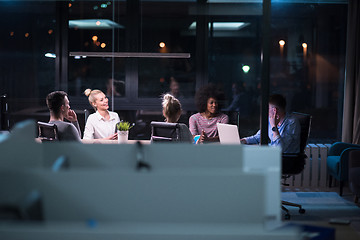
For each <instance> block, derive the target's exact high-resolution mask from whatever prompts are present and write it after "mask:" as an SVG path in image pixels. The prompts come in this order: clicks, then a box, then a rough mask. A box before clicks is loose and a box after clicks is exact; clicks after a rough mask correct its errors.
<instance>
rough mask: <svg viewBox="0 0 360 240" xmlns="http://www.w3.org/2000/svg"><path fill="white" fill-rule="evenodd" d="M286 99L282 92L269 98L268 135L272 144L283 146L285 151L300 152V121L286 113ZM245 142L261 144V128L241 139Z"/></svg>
mask: <svg viewBox="0 0 360 240" xmlns="http://www.w3.org/2000/svg"><path fill="white" fill-rule="evenodd" d="M285 109H286V99H285V98H284V97H283V96H282V95H280V94H274V95H271V96H270V98H269V127H268V136H269V139H270V143H269V145H270V146H281V149H282V152H283V153H299V152H300V123H299V121H298V120H297V119H296V118H294V117H292V116H291V114H287V113H286V110H285ZM240 141H241V143H244V144H259V143H260V130H259V131H258V132H257V133H256V134H255V135H253V136H250V137H246V138H242V139H240Z"/></svg>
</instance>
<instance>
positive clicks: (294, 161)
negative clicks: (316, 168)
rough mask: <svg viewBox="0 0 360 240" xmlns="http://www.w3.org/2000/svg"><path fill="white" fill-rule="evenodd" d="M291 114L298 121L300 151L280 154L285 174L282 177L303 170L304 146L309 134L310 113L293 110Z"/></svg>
mask: <svg viewBox="0 0 360 240" xmlns="http://www.w3.org/2000/svg"><path fill="white" fill-rule="evenodd" d="M292 115H293V117H295V118H296V119H298V121H299V123H300V152H299V153H298V154H288V153H284V154H283V155H282V173H283V174H284V175H286V176H285V177H284V176H283V178H287V177H288V175H296V174H299V173H301V172H302V171H303V170H304V166H305V159H306V158H307V156H306V155H305V147H306V145H307V142H308V139H309V134H310V126H311V115H309V114H305V113H298V112H293V113H292Z"/></svg>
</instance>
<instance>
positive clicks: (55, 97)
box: [46, 91, 67, 115]
mask: <svg viewBox="0 0 360 240" xmlns="http://www.w3.org/2000/svg"><path fill="white" fill-rule="evenodd" d="M66 96H67V93H66V92H64V91H55V92H51V93H49V94H48V95H47V96H46V104H47V106H48V108H49V110H50V111H51V112H53V113H54V114H55V115H58V114H59V113H60V108H61V106H62V105H63V104H65V97H66Z"/></svg>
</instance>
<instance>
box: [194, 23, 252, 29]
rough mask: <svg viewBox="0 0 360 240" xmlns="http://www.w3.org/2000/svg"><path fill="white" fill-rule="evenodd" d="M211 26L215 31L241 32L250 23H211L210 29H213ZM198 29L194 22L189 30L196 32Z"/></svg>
mask: <svg viewBox="0 0 360 240" xmlns="http://www.w3.org/2000/svg"><path fill="white" fill-rule="evenodd" d="M211 24H212V26H213V29H214V30H215V31H217V30H218V31H220V30H221V31H237V30H240V29H242V28H244V27H246V26H248V25H250V23H245V22H213V23H209V28H210V27H211ZM195 29H196V22H193V23H192V24H191V25H190V27H189V30H195Z"/></svg>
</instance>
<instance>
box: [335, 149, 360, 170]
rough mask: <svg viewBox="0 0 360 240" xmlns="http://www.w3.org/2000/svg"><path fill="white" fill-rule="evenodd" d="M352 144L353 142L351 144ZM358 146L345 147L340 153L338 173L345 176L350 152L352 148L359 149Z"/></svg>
mask: <svg viewBox="0 0 360 240" xmlns="http://www.w3.org/2000/svg"><path fill="white" fill-rule="evenodd" d="M352 145H354V144H352ZM359 149H360V147H355V148H354V147H351V148H346V149H345V150H344V151H343V152H342V153H341V155H340V165H339V167H340V169H339V171H340V173H341V174H343V176H347V175H348V171H349V158H350V152H351V151H353V150H359Z"/></svg>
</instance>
